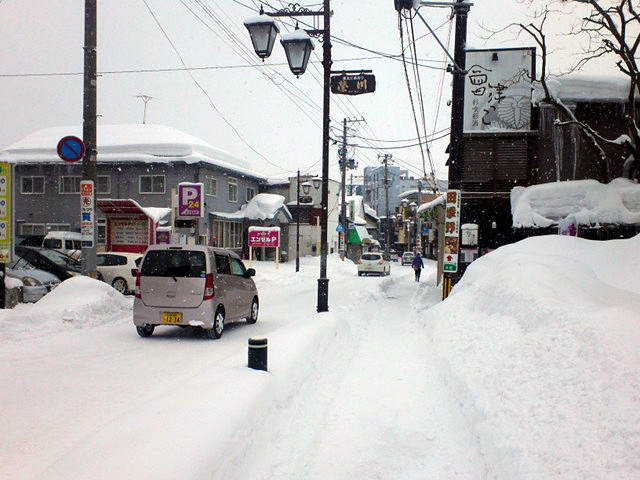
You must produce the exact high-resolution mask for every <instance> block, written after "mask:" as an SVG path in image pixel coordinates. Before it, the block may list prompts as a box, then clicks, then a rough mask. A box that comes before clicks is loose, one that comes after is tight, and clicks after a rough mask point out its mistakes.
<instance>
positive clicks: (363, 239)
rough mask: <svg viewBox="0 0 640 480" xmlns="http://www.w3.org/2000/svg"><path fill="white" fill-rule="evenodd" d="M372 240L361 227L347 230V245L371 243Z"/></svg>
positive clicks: (357, 226)
mask: <svg viewBox="0 0 640 480" xmlns="http://www.w3.org/2000/svg"><path fill="white" fill-rule="evenodd" d="M372 241H373V239H372V238H371V236H370V235H369V232H367V229H366V228H364V227H363V226H361V225H356V226H355V228H354V227H351V228H350V229H349V243H371V242H372Z"/></svg>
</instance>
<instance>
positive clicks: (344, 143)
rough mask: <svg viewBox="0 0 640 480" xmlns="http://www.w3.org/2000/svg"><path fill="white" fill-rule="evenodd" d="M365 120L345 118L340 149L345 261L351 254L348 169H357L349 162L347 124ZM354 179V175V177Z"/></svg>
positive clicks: (343, 255) (342, 255) (341, 256)
mask: <svg viewBox="0 0 640 480" xmlns="http://www.w3.org/2000/svg"><path fill="white" fill-rule="evenodd" d="M363 121H364V118H363V119H359V120H357V119H356V120H350V119H348V118H345V119H344V120H343V121H342V147H340V150H339V154H340V172H341V174H342V209H341V213H340V216H341V217H342V226H343V227H344V251H343V253H342V254H341V255H340V258H341V259H342V260H344V257H345V255H346V256H347V257H348V252H349V248H348V247H349V227H348V223H349V222H348V220H347V203H346V190H347V168H349V169H354V168H357V167H356V165H355V163H354V162H352V161H348V160H347V123H349V122H350V123H355V122H363ZM352 177H353V175H352Z"/></svg>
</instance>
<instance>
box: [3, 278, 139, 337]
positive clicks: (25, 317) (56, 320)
mask: <svg viewBox="0 0 640 480" xmlns="http://www.w3.org/2000/svg"><path fill="white" fill-rule="evenodd" d="M78 292H82V295H78ZM132 305H133V300H132V298H131V297H125V296H124V295H122V294H120V293H119V292H117V291H116V290H115V289H113V288H112V287H111V286H110V285H108V284H106V283H104V282H101V281H99V280H94V279H92V278H89V277H84V276H82V277H73V278H70V279H68V280H65V281H64V282H62V283H60V284H59V285H58V286H57V287H56V288H55V289H54V290H52V291H51V292H49V293H48V294H47V295H45V296H44V297H42V298H41V299H40V300H39V301H38V302H37V303H34V304H19V305H17V306H16V307H15V308H13V309H11V310H4V311H3V312H2V316H1V318H2V326H1V328H0V333H1V336H2V338H3V339H5V338H13V339H17V338H23V337H29V336H32V335H34V334H38V333H39V334H46V335H50V334H52V333H55V332H59V331H65V330H69V329H74V328H85V327H96V326H99V325H105V324H109V323H114V322H116V321H118V320H119V319H122V317H123V315H126V316H130V315H131V308H132Z"/></svg>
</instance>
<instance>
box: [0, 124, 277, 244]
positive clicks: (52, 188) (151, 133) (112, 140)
mask: <svg viewBox="0 0 640 480" xmlns="http://www.w3.org/2000/svg"><path fill="white" fill-rule="evenodd" d="M67 135H76V136H78V137H81V136H82V135H81V129H80V128H79V127H75V128H65V127H60V128H50V129H45V130H42V131H39V132H36V133H34V134H32V135H30V136H28V137H26V138H24V139H23V140H21V141H19V142H17V143H16V144H14V145H11V146H9V147H7V148H6V149H4V150H3V151H1V152H0V161H7V162H10V163H13V164H15V168H14V180H13V181H14V186H13V189H14V203H13V205H14V206H13V210H14V218H15V234H16V235H44V234H46V232H47V231H50V230H70V231H80V193H79V192H80V181H81V179H82V162H81V161H79V162H75V163H67V162H64V161H63V160H61V159H60V158H59V157H58V155H57V152H56V146H57V143H58V141H59V140H60V139H61V138H63V137H65V136H67ZM180 182H201V183H203V184H204V187H205V197H204V202H205V205H204V210H205V212H206V214H205V217H204V218H202V219H200V221H199V222H198V224H197V225H196V226H195V228H194V230H195V231H191V232H189V233H190V234H191V235H192V236H196V237H197V238H198V242H199V243H202V244H211V243H216V244H217V245H218V246H222V247H227V248H234V249H239V248H241V247H242V245H243V223H242V220H241V219H240V220H233V219H225V218H219V216H217V215H216V212H223V213H233V212H236V211H238V210H239V209H240V207H241V206H242V205H243V204H245V203H246V202H247V201H249V200H250V199H251V198H253V197H254V196H255V195H256V194H258V193H259V192H260V191H261V188H262V187H263V186H264V185H266V183H267V178H266V177H264V176H262V175H260V174H259V173H256V172H254V171H252V170H251V169H250V168H249V166H248V165H246V164H244V163H243V162H242V161H241V160H239V159H237V158H234V157H233V156H231V155H230V154H228V153H226V152H224V151H222V150H219V149H216V148H214V147H212V146H211V145H209V144H207V143H206V142H204V141H202V140H200V139H198V138H196V137H193V136H191V135H187V134H185V133H183V132H180V131H178V130H176V129H174V128H171V127H166V126H159V125H144V124H143V125H101V126H99V127H98V156H97V185H96V192H97V195H96V199H97V200H100V199H107V198H109V199H133V200H135V201H136V202H138V203H139V204H140V205H141V206H143V207H164V208H166V207H171V205H172V202H171V194H172V189H176V188H177V186H178V183H180ZM96 220H97V226H98V246H100V245H101V244H102V245H104V244H105V235H106V228H104V227H103V225H104V223H103V222H104V215H102V214H101V212H100V211H99V210H97V211H96ZM166 220H169V219H166ZM214 239H215V241H213V240H214Z"/></svg>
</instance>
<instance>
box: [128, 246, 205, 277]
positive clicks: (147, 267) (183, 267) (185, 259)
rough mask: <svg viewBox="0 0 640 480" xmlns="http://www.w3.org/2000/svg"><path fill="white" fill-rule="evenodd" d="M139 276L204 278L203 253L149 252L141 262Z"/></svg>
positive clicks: (182, 251) (190, 251) (188, 251)
mask: <svg viewBox="0 0 640 480" xmlns="http://www.w3.org/2000/svg"><path fill="white" fill-rule="evenodd" d="M140 275H141V276H147V277H204V276H205V275H206V259H205V255H204V252H201V251H193V250H151V251H150V252H148V253H147V256H146V257H145V259H144V262H142V268H141V269H140Z"/></svg>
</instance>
